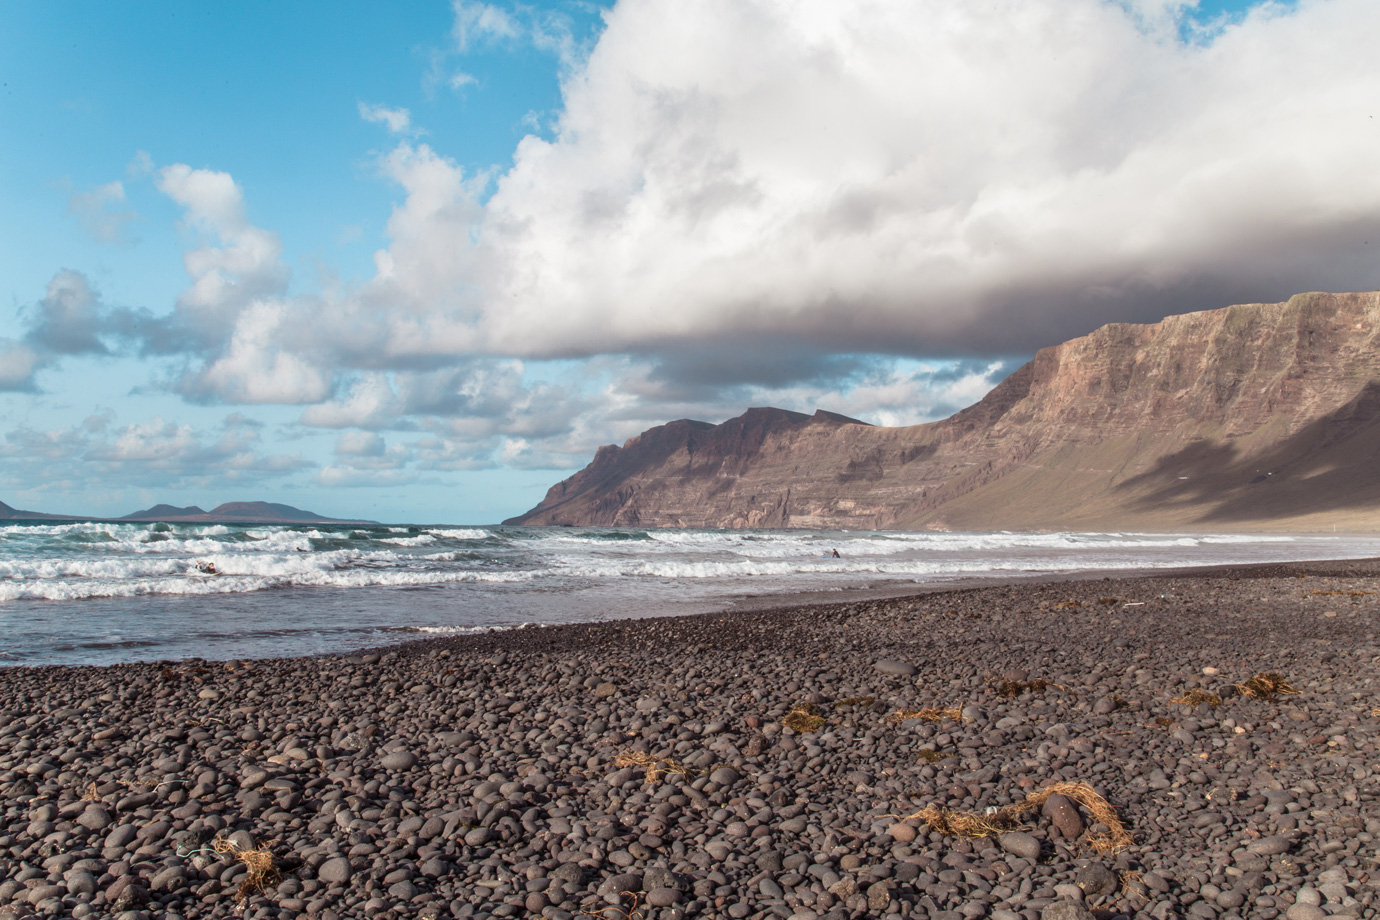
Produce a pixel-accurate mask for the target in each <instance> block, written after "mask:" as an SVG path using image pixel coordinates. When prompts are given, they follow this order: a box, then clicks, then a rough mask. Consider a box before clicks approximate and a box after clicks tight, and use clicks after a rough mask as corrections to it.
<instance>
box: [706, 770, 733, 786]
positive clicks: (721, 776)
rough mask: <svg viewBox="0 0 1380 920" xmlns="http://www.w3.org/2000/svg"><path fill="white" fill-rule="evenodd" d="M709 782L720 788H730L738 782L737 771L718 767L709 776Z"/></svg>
mask: <svg viewBox="0 0 1380 920" xmlns="http://www.w3.org/2000/svg"><path fill="white" fill-rule="evenodd" d="M709 781H710V782H711V783H717V784H718V785H720V786H732V785H733V784H734V783H736V782H738V771H737V770H735V769H733V768H732V767H719V768H718V769H717V770H715V771H714V772H713V773H711V774H709Z"/></svg>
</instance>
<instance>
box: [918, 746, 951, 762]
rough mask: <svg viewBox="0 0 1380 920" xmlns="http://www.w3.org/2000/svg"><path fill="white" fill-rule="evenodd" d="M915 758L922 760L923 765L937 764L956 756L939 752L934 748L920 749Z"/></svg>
mask: <svg viewBox="0 0 1380 920" xmlns="http://www.w3.org/2000/svg"><path fill="white" fill-rule="evenodd" d="M916 756H917V757H919V758H920V759H921V760H923V761H924V762H925V763H931V764H933V763H939V762H940V761H941V760H948V759H949V758H950V757H956V756H958V755H956V754H950V753H949V752H948V751H939V750H936V749H934V748H921V749H920V751H919V752H918V753H917V754H916Z"/></svg>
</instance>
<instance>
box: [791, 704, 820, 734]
mask: <svg viewBox="0 0 1380 920" xmlns="http://www.w3.org/2000/svg"><path fill="white" fill-rule="evenodd" d="M781 724H782V725H784V726H786V727H787V728H789V729H791V730H792V731H797V732H817V731H819V730H820V729H821V728H823V727H824V716H822V715H820V714H819V710H818V709H816V708H815V704H814V703H809V702H805V701H804V700H802V701H801V702H799V703H796V704H795V706H793V707H792V708H791V711H790V712H788V713H786V717H785V718H784V719H782V720H781Z"/></svg>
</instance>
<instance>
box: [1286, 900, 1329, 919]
mask: <svg viewBox="0 0 1380 920" xmlns="http://www.w3.org/2000/svg"><path fill="white" fill-rule="evenodd" d="M1284 916H1286V917H1288V918H1289V920H1327V911H1325V910H1323V909H1322V908H1321V907H1318V906H1317V905H1316V904H1295V905H1294V906H1293V907H1291V908H1289V911H1288V913H1286V914H1285V915H1284Z"/></svg>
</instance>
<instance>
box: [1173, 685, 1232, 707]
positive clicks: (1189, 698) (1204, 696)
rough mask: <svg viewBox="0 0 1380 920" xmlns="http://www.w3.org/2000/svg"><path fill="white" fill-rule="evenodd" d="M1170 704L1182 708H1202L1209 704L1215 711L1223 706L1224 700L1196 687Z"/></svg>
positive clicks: (1175, 698)
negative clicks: (1176, 704)
mask: <svg viewBox="0 0 1380 920" xmlns="http://www.w3.org/2000/svg"><path fill="white" fill-rule="evenodd" d="M1169 702H1171V703H1178V704H1180V705H1182V706H1201V705H1203V704H1204V703H1207V704H1208V705H1209V706H1211V707H1212V708H1213V709H1216V708H1217V707H1218V706H1221V705H1222V698H1221V697H1220V696H1218V695H1217V694H1215V693H1208V692H1207V691H1206V690H1202V689H1200V688H1198V687H1194V688H1193V689H1191V690H1189V691H1188V692H1187V693H1184V694H1181V695H1179V696H1176V697H1174V698H1173V699H1172V700H1170V701H1169Z"/></svg>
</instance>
